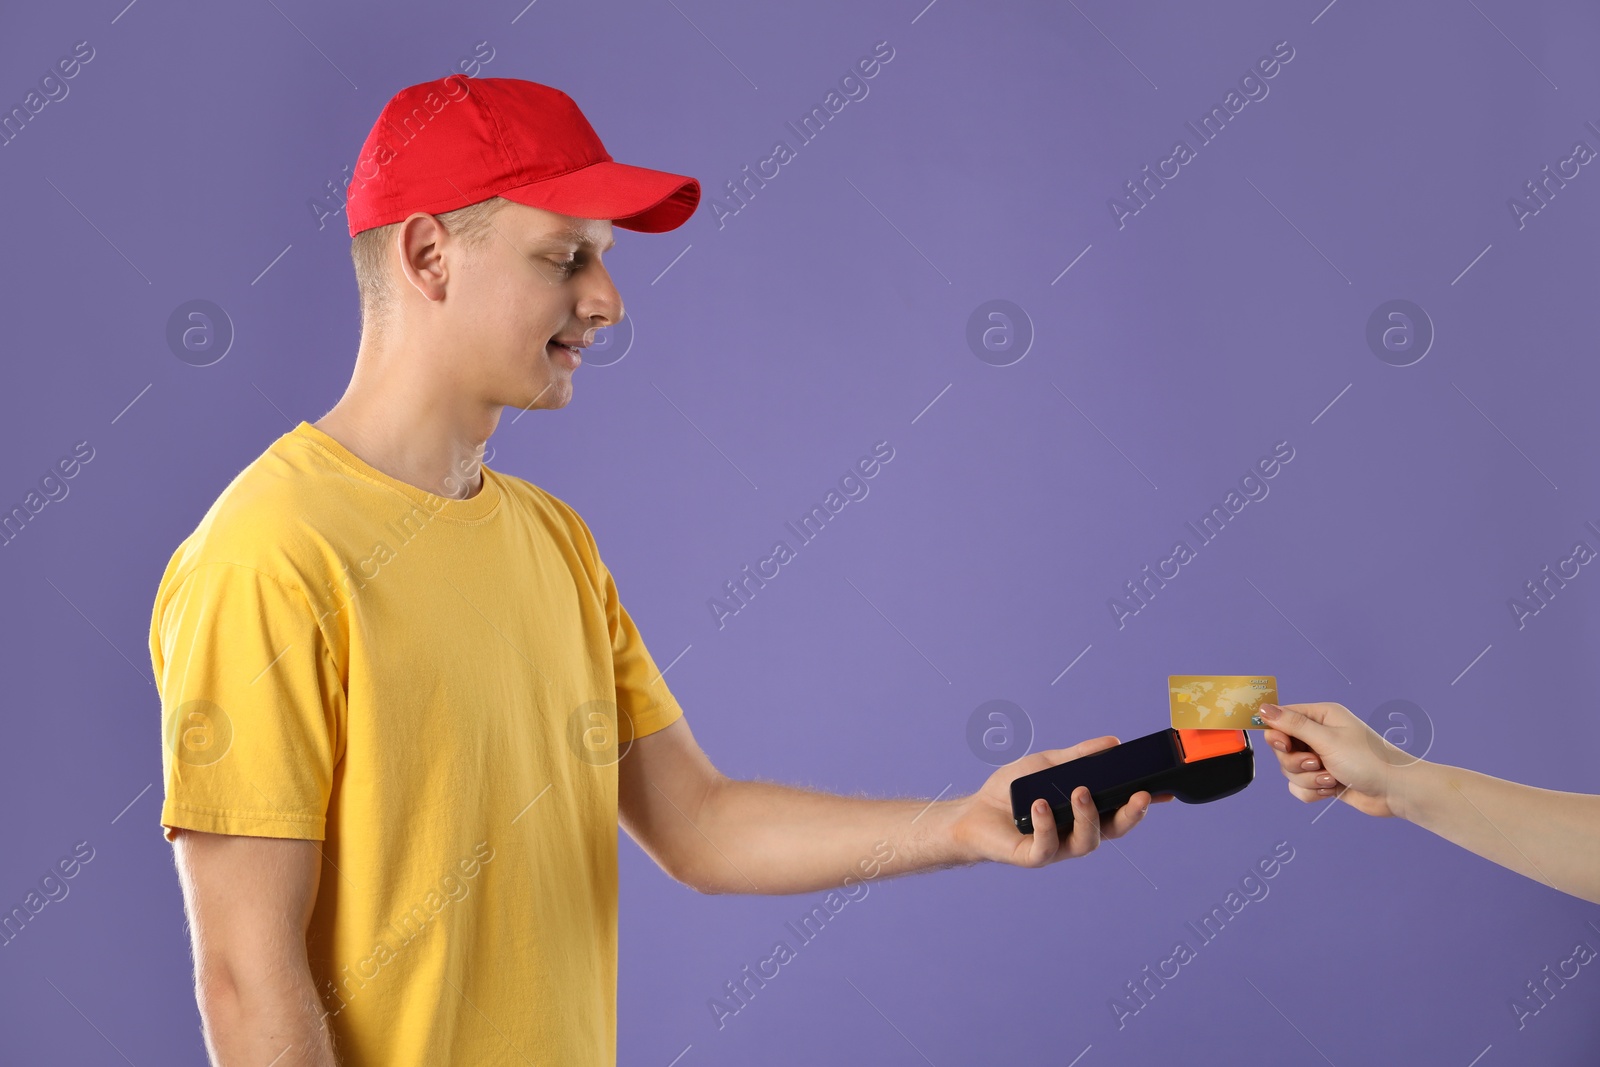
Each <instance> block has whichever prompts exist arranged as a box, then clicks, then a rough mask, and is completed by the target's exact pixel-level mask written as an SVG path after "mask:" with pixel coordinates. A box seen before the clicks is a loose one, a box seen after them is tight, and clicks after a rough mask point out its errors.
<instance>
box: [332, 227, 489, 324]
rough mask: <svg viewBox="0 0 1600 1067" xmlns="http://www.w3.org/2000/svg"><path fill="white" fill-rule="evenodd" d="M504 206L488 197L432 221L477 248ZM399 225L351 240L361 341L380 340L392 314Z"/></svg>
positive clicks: (376, 228) (463, 242)
mask: <svg viewBox="0 0 1600 1067" xmlns="http://www.w3.org/2000/svg"><path fill="white" fill-rule="evenodd" d="M507 203H509V201H507V200H505V199H503V198H501V197H498V196H491V197H490V198H489V199H487V200H480V201H479V202H478V203H476V204H468V205H467V206H466V207H463V208H457V209H456V210H454V211H446V212H444V213H443V214H440V215H435V216H434V218H436V219H438V220H439V222H440V223H441V224H443V226H444V228H445V232H447V233H449V234H450V235H451V236H452V237H454V238H456V239H457V240H459V241H460V242H461V243H462V244H463V245H464V246H465V247H467V248H469V249H471V248H477V247H479V246H480V245H482V244H483V242H484V240H485V239H486V238H487V237H488V236H489V232H490V228H491V222H490V219H491V218H492V217H493V216H494V214H495V213H496V212H498V211H499V210H500V209H501V208H503V207H505V206H506V204H507ZM399 225H401V224H400V223H398V222H391V223H389V224H388V225H386V226H374V227H372V228H371V229H366V230H362V231H361V232H360V233H358V234H356V235H355V236H354V237H352V238H351V239H350V261H351V263H352V264H354V266H355V271H356V290H357V292H358V293H359V294H360V298H361V334H362V337H363V338H366V337H368V336H371V337H379V336H381V335H382V334H383V330H384V326H385V325H386V323H387V322H388V319H389V316H390V315H391V314H393V312H394V305H395V292H394V287H393V286H392V285H391V284H390V280H389V256H390V254H391V252H390V248H391V243H392V242H393V240H394V231H395V228H396V227H398V226H399Z"/></svg>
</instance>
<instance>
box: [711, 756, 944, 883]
mask: <svg viewBox="0 0 1600 1067" xmlns="http://www.w3.org/2000/svg"><path fill="white" fill-rule="evenodd" d="M963 803H965V801H964V800H963V799H957V800H936V801H928V800H901V799H895V800H873V799H868V798H865V797H846V796H838V795H836V794H832V793H820V792H812V791H810V790H804V789H795V788H792V787H789V786H782V785H776V784H773V783H770V782H746V781H737V780H732V779H725V780H723V781H722V782H720V783H719V784H718V785H717V786H715V787H714V788H712V789H709V790H707V792H706V795H705V797H704V799H703V800H702V802H701V803H700V805H699V806H698V808H697V811H696V812H695V814H694V815H693V822H694V823H695V826H696V828H697V830H698V831H699V833H700V835H701V836H702V837H703V839H704V841H703V843H704V845H705V846H706V847H704V848H700V849H696V850H695V853H696V856H697V859H696V860H695V863H694V867H695V869H693V870H691V871H687V872H685V881H687V882H689V884H691V885H693V886H694V887H695V888H696V889H698V890H699V891H700V892H703V893H804V892H810V891H812V890H818V889H831V888H834V887H836V886H841V885H844V884H845V882H846V879H854V880H857V881H860V880H873V879H878V878H885V877H894V876H896V875H901V874H910V873H912V872H914V871H925V870H932V869H934V868H939V867H954V866H959V865H962V864H967V863H974V862H976V858H975V857H973V856H971V855H968V854H967V853H966V852H965V850H963V849H962V847H961V846H960V845H959V844H958V843H957V842H956V840H955V838H954V835H953V834H952V833H951V826H952V823H953V820H954V818H955V816H956V815H957V814H958V813H959V811H960V810H961V805H962V804H963Z"/></svg>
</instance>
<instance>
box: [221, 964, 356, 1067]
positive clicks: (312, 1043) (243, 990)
mask: <svg viewBox="0 0 1600 1067" xmlns="http://www.w3.org/2000/svg"><path fill="white" fill-rule="evenodd" d="M199 993H200V996H199V1002H200V1014H201V1017H202V1018H203V1019H204V1021H205V1037H206V1047H207V1051H209V1052H210V1054H211V1062H212V1067H262V1065H265V1064H271V1065H272V1067H338V1063H339V1061H338V1058H337V1057H336V1056H335V1055H334V1052H333V1041H332V1038H331V1037H330V1036H329V1032H328V1028H327V1025H326V1023H325V1021H324V1017H325V1012H324V1009H323V1007H322V1005H321V1003H320V1002H319V1001H318V999H317V994H316V987H315V986H314V985H313V983H312V979H311V974H310V972H309V971H307V972H306V973H304V974H303V975H296V976H293V977H283V978H281V979H277V980H267V979H261V980H257V981H252V982H250V983H248V984H246V983H240V984H235V983H233V982H229V981H223V980H210V981H205V982H203V983H202V984H201V986H200V989H199Z"/></svg>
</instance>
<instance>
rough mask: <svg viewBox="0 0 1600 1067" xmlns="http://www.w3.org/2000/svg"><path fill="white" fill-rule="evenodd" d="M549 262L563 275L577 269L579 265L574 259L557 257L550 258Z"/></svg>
mask: <svg viewBox="0 0 1600 1067" xmlns="http://www.w3.org/2000/svg"><path fill="white" fill-rule="evenodd" d="M551 262H552V263H553V265H554V266H555V268H556V269H557V270H558V271H560V272H561V273H562V274H563V275H567V274H571V273H572V272H573V271H575V270H577V269H578V265H579V264H578V261H577V260H576V259H558V260H552V261H551Z"/></svg>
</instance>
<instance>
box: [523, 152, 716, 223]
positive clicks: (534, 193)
mask: <svg viewBox="0 0 1600 1067" xmlns="http://www.w3.org/2000/svg"><path fill="white" fill-rule="evenodd" d="M499 195H501V196H503V197H505V198H506V199H507V200H512V201H515V202H516V203H518V204H526V205H527V206H528V207H537V208H543V209H544V210H546V211H554V212H556V213H558V214H561V215H571V216H573V217H574V218H580V219H610V220H611V224H612V225H613V226H620V227H622V228H623V229H624V230H639V231H641V232H643V233H663V232H665V231H667V230H673V229H677V228H678V227H679V226H681V225H683V224H684V222H686V221H688V218H689V216H690V215H693V214H694V209H695V208H696V207H697V206H698V205H699V203H700V183H699V182H698V181H696V180H695V179H694V178H690V177H688V176H687V175H683V174H670V173H668V172H667V171H664V170H651V169H649V168H648V167H633V166H629V165H628V164H626V163H617V162H606V163H591V164H589V165H588V166H587V167H580V168H578V169H577V170H573V171H568V172H567V173H566V174H561V175H557V176H556V177H554V178H546V179H544V180H543V181H537V182H531V183H529V184H527V185H521V186H518V187H516V188H515V189H507V190H504V191H503V192H501V193H500V194H499Z"/></svg>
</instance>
